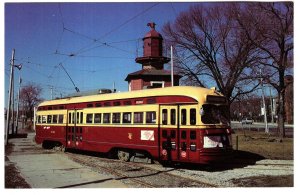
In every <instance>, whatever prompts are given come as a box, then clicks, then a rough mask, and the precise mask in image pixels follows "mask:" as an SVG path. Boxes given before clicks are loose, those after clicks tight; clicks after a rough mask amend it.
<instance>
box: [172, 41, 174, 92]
mask: <svg viewBox="0 0 300 195" xmlns="http://www.w3.org/2000/svg"><path fill="white" fill-rule="evenodd" d="M173 65H174V64H173V46H172V45H171V84H172V85H171V86H172V87H173V86H174V70H173Z"/></svg>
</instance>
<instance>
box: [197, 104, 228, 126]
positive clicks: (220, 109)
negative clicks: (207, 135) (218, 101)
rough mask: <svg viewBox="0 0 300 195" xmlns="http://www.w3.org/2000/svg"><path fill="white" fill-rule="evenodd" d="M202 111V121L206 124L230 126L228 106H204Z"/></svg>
mask: <svg viewBox="0 0 300 195" xmlns="http://www.w3.org/2000/svg"><path fill="white" fill-rule="evenodd" d="M202 109H203V115H202V116H201V121H202V122H203V123H204V124H229V114H228V113H229V112H228V110H229V109H228V106H227V105H220V106H219V105H213V104H205V105H203V106H202Z"/></svg>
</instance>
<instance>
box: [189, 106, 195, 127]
mask: <svg viewBox="0 0 300 195" xmlns="http://www.w3.org/2000/svg"><path fill="white" fill-rule="evenodd" d="M190 124H191V125H196V109H195V108H192V109H190Z"/></svg>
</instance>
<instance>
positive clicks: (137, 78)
mask: <svg viewBox="0 0 300 195" xmlns="http://www.w3.org/2000/svg"><path fill="white" fill-rule="evenodd" d="M147 26H149V27H150V28H151V30H150V31H149V32H148V33H147V34H146V35H145V37H144V38H143V41H144V46H143V48H144V52H143V57H137V58H136V59H135V61H136V62H137V63H139V64H142V70H139V71H137V72H133V73H130V74H128V75H127V77H126V79H125V81H128V88H129V91H133V90H140V89H147V88H160V87H169V86H171V85H172V84H171V72H170V71H168V70H164V64H165V63H168V62H169V61H170V58H168V57H164V56H163V55H162V51H163V46H162V45H163V37H162V36H161V34H159V33H158V32H157V31H156V30H155V23H153V22H151V23H148V24H147ZM180 78H181V76H180V75H178V74H174V86H177V85H179V79H180Z"/></svg>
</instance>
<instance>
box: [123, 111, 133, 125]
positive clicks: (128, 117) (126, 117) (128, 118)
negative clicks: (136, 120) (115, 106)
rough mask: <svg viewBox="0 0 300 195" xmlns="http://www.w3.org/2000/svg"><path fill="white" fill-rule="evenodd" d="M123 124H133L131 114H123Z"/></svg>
mask: <svg viewBox="0 0 300 195" xmlns="http://www.w3.org/2000/svg"><path fill="white" fill-rule="evenodd" d="M122 123H131V112H124V113H123V120H122Z"/></svg>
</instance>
